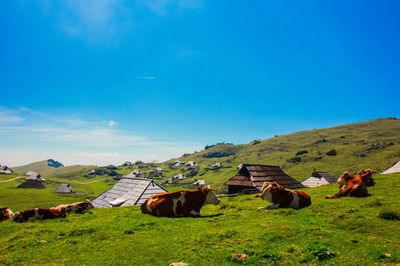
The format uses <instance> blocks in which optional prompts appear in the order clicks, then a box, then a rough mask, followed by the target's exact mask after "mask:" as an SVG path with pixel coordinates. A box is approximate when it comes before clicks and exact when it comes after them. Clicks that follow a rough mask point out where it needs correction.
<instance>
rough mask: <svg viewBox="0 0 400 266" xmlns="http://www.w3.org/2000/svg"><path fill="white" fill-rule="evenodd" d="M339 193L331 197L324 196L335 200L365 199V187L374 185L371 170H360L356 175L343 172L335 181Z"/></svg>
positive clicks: (366, 194) (366, 191)
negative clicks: (343, 198)
mask: <svg viewBox="0 0 400 266" xmlns="http://www.w3.org/2000/svg"><path fill="white" fill-rule="evenodd" d="M337 182H338V183H339V191H338V192H337V193H336V194H335V195H332V196H325V198H327V199H337V198H340V197H366V196H368V190H367V186H373V185H374V184H375V182H374V180H373V179H372V170H370V169H368V170H361V171H360V172H358V173H357V174H356V175H350V174H349V172H347V171H346V172H344V173H343V174H342V176H341V177H340V178H339V179H338V181H337Z"/></svg>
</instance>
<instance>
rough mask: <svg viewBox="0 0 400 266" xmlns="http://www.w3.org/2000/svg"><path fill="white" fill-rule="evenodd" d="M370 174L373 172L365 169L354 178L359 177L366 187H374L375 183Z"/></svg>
mask: <svg viewBox="0 0 400 266" xmlns="http://www.w3.org/2000/svg"><path fill="white" fill-rule="evenodd" d="M372 174H373V171H372V170H371V169H367V170H361V171H360V172H358V173H357V174H355V175H354V176H356V175H358V176H360V177H361V179H362V181H363V182H364V184H365V185H366V186H367V187H372V186H373V185H375V181H374V179H373V178H372Z"/></svg>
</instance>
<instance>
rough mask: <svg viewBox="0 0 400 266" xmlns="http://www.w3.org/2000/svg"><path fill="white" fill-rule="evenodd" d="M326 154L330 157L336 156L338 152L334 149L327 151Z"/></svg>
mask: <svg viewBox="0 0 400 266" xmlns="http://www.w3.org/2000/svg"><path fill="white" fill-rule="evenodd" d="M325 154H326V155H328V156H336V155H337V152H336V150H335V149H332V150H330V151H327V152H326V153H325Z"/></svg>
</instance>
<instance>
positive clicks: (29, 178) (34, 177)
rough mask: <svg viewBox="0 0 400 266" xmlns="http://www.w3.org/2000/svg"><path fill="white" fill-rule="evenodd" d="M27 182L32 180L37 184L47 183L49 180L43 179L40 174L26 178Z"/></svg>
mask: <svg viewBox="0 0 400 266" xmlns="http://www.w3.org/2000/svg"><path fill="white" fill-rule="evenodd" d="M33 173H35V172H33ZM35 174H36V173H35ZM25 180H26V181H29V180H32V181H37V182H41V183H44V182H47V180H46V179H45V178H44V177H42V176H41V175H38V174H36V175H30V176H28V177H27V178H25Z"/></svg>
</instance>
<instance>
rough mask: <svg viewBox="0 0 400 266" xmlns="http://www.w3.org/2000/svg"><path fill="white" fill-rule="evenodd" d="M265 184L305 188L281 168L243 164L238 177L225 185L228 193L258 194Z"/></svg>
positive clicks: (234, 177)
mask: <svg viewBox="0 0 400 266" xmlns="http://www.w3.org/2000/svg"><path fill="white" fill-rule="evenodd" d="M264 182H276V183H278V184H279V185H281V186H284V187H285V188H289V189H294V188H304V185H302V184H301V183H300V182H298V181H297V180H296V179H294V178H293V177H290V176H289V175H287V174H286V173H285V172H283V171H282V169H281V168H280V167H279V166H271V165H255V164H242V165H241V167H240V169H239V172H238V174H237V175H235V176H233V177H232V178H231V179H229V180H228V181H227V182H226V183H225V185H227V186H228V193H230V194H233V193H238V192H240V193H258V192H261V187H262V185H263V183H264Z"/></svg>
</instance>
